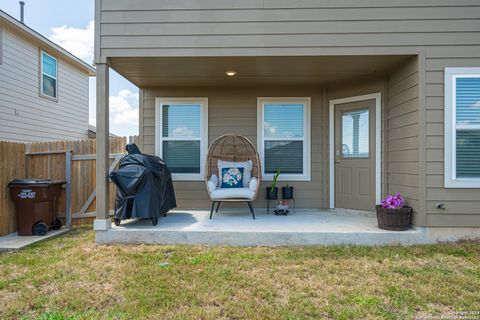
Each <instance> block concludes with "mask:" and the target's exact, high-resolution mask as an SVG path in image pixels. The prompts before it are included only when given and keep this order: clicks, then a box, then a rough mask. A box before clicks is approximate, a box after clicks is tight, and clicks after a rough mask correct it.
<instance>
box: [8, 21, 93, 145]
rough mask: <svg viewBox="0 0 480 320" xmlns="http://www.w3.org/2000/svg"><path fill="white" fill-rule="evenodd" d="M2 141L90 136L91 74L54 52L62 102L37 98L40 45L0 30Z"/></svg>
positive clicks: (59, 99) (11, 32)
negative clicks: (89, 84) (89, 77)
mask: <svg viewBox="0 0 480 320" xmlns="http://www.w3.org/2000/svg"><path fill="white" fill-rule="evenodd" d="M0 32H1V33H2V37H1V39H2V46H0V48H1V50H2V54H1V55H2V59H1V63H0V140H9V141H21V142H32V141H47V140H72V139H84V138H87V131H88V75H87V74H85V73H83V72H80V71H79V70H78V69H77V68H75V67H74V66H72V65H71V64H69V63H67V62H65V61H64V60H62V59H61V58H60V57H58V55H55V53H52V52H49V54H51V55H53V56H55V57H56V58H57V59H58V101H52V100H48V99H45V98H42V97H40V96H39V81H40V80H39V68H40V66H39V45H37V44H34V43H32V42H31V41H28V40H26V39H24V38H22V37H20V36H18V35H17V34H15V33H14V32H13V31H11V30H10V29H8V28H6V27H3V28H1V27H0Z"/></svg>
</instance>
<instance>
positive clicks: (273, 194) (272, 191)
mask: <svg viewBox="0 0 480 320" xmlns="http://www.w3.org/2000/svg"><path fill="white" fill-rule="evenodd" d="M277 199H278V188H277V187H275V188H272V187H267V200H277Z"/></svg>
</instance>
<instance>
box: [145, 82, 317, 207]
mask: <svg viewBox="0 0 480 320" xmlns="http://www.w3.org/2000/svg"><path fill="white" fill-rule="evenodd" d="M321 91H322V89H321V88H317V87H285V88H284V87H275V88H268V87H264V88H262V87H259V88H248V87H245V88H219V87H205V88H199V89H186V88H182V87H177V88H155V89H153V88H148V89H147V88H145V89H143V97H144V98H143V99H144V100H143V103H142V106H143V115H144V118H143V123H144V127H143V140H144V145H143V148H144V151H145V152H147V153H150V154H153V153H154V152H155V121H154V114H155V112H154V105H155V101H154V99H155V97H182V96H183V97H208V104H209V105H208V108H209V110H208V114H209V117H208V121H209V123H208V127H209V129H208V134H209V138H208V140H209V144H210V143H212V142H213V140H214V139H216V138H217V137H218V136H220V135H222V134H226V133H233V132H235V133H239V134H243V135H245V136H247V137H248V138H249V139H251V141H252V142H253V143H254V144H255V145H256V144H257V97H269V96H271V97H279V96H280V97H283V96H292V97H311V98H312V110H311V115H312V117H311V126H312V132H311V177H312V181H311V182H290V184H291V185H293V186H295V195H296V202H297V206H298V207H304V208H312V207H317V208H318V207H322V206H323V202H322V201H323V197H322V192H323V187H322V177H323V174H322V172H323V169H322V166H323V160H322V155H323V153H322V144H323V141H322V128H323V126H322V112H323V109H322V95H321ZM174 184H175V192H176V196H177V199H178V204H179V206H180V207H183V208H189V207H190V208H191V207H201V208H207V207H209V205H210V204H209V200H208V199H209V198H208V194H207V192H206V189H205V183H204V182H203V181H202V182H181V181H178V182H175V183H174ZM268 184H270V183H269V182H264V183H263V184H262V188H261V189H260V195H259V197H258V200H257V201H256V203H255V205H256V206H257V207H266V203H265V201H264V200H263V199H264V198H265V194H264V190H265V188H264V187H265V186H267V185H268ZM283 184H284V182H282V183H281V184H280V185H283Z"/></svg>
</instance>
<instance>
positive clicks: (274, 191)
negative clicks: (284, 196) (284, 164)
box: [267, 169, 280, 200]
mask: <svg viewBox="0 0 480 320" xmlns="http://www.w3.org/2000/svg"><path fill="white" fill-rule="evenodd" d="M279 175H280V169H278V170H277V172H276V173H275V175H274V176H273V182H272V185H271V186H270V187H267V200H277V199H278V187H277V179H278V176H279Z"/></svg>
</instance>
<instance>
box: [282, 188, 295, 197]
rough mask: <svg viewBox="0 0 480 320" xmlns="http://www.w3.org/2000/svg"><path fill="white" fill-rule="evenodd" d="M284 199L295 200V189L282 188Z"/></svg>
mask: <svg viewBox="0 0 480 320" xmlns="http://www.w3.org/2000/svg"><path fill="white" fill-rule="evenodd" d="M282 199H283V200H290V199H293V187H282Z"/></svg>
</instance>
